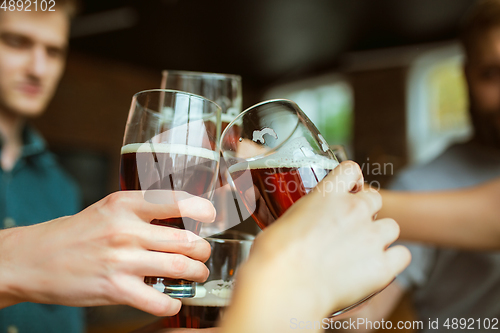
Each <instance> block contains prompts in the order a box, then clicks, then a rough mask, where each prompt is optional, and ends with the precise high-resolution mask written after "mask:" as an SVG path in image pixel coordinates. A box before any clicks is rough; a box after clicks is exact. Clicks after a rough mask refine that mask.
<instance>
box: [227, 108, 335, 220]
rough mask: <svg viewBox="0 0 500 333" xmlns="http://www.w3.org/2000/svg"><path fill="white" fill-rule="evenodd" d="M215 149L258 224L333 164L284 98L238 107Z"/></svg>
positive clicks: (283, 208)
mask: <svg viewBox="0 0 500 333" xmlns="http://www.w3.org/2000/svg"><path fill="white" fill-rule="evenodd" d="M221 150H222V155H223V157H224V161H225V163H227V168H228V172H229V175H230V177H231V180H232V183H233V186H234V187H235V189H236V192H237V193H238V194H239V196H240V199H241V200H242V201H243V203H244V205H245V206H246V207H247V209H248V211H249V212H250V213H251V214H252V217H253V218H254V220H255V221H256V222H257V224H258V225H259V227H260V228H261V229H264V228H265V227H267V226H268V225H270V224H271V223H273V222H274V221H275V220H276V219H278V218H279V217H280V216H281V215H282V214H283V213H284V212H285V211H286V210H287V209H288V208H289V207H290V206H291V205H292V204H293V203H294V202H296V201H297V200H299V199H300V198H301V197H302V196H304V195H306V194H307V193H308V192H310V191H311V190H312V189H313V188H314V187H315V186H316V185H317V184H318V182H320V181H321V180H322V179H323V178H324V177H325V176H326V175H327V174H328V173H329V172H330V171H331V170H332V169H334V168H335V167H336V166H337V165H338V164H339V163H338V161H337V159H336V158H335V156H334V154H333V153H332V151H331V150H330V148H329V146H328V144H327V142H326V141H325V139H324V138H323V137H322V136H321V134H320V133H319V131H318V130H317V129H316V127H315V126H314V125H313V123H312V122H311V121H310V120H309V119H308V118H307V116H306V115H305V114H304V113H303V112H302V110H300V108H299V107H298V106H297V104H295V103H294V102H292V101H289V100H271V101H266V102H262V103H259V104H257V105H254V106H253V107H251V108H249V109H247V110H245V111H243V112H242V113H241V114H240V115H239V116H238V117H237V118H236V119H235V120H233V122H232V123H231V124H229V125H228V126H227V128H226V129H225V131H224V133H223V134H222V139H221Z"/></svg>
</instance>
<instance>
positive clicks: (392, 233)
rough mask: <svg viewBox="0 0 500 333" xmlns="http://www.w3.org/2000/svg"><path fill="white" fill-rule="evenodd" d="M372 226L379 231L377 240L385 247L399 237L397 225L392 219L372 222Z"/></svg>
mask: <svg viewBox="0 0 500 333" xmlns="http://www.w3.org/2000/svg"><path fill="white" fill-rule="evenodd" d="M373 225H374V226H375V227H377V228H378V230H379V234H380V235H379V237H378V239H379V240H380V241H381V242H382V244H384V245H385V246H386V247H388V246H389V245H391V244H392V243H394V242H395V241H396V240H397V239H398V237H399V231H400V230H399V224H397V222H396V221H394V220H393V219H389V218H385V219H381V220H376V221H374V223H373Z"/></svg>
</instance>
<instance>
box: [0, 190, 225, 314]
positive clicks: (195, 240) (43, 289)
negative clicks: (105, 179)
mask: <svg viewBox="0 0 500 333" xmlns="http://www.w3.org/2000/svg"><path fill="white" fill-rule="evenodd" d="M155 192H156V193H154V195H155V196H156V198H155V199H154V202H158V203H151V200H149V199H148V201H149V202H148V201H146V200H144V197H143V193H142V192H140V191H123V192H116V193H113V194H111V195H109V196H107V197H106V198H104V199H102V200H100V201H99V202H97V203H95V204H94V205H92V206H90V207H88V208H87V209H85V210H83V211H82V212H80V213H78V214H76V215H74V216H68V217H63V218H59V219H56V220H52V221H49V222H45V223H41V224H37V225H33V226H29V227H20V228H13V229H8V230H3V231H1V232H0V308H1V307H5V306H9V305H12V304H15V303H19V302H25V301H30V302H37V303H50V304H62V305H69V306H95V305H110V304H126V305H130V306H133V307H136V308H138V309H141V310H143V311H146V312H149V313H152V314H155V315H158V316H168V315H173V314H175V313H177V312H178V311H179V309H180V306H181V302H180V301H179V300H176V299H172V298H170V297H169V296H167V295H164V294H163V293H161V292H159V291H157V290H155V289H153V288H152V287H150V286H147V285H146V284H145V283H144V276H165V277H171V278H182V279H186V280H191V281H196V282H203V281H205V280H206V278H207V277H208V273H209V272H208V269H207V268H206V266H205V265H204V264H203V262H205V261H206V260H207V259H208V258H209V256H210V245H209V244H208V243H207V242H206V241H205V240H203V239H202V238H200V237H198V236H196V235H194V234H193V233H191V232H190V231H186V230H180V229H175V228H169V227H163V226H157V225H151V224H150V223H149V222H150V221H151V220H153V219H165V218H171V217H180V216H182V217H189V218H192V219H195V220H198V221H201V222H212V221H213V220H214V218H215V209H214V208H213V206H212V204H211V203H210V202H209V201H208V200H205V199H201V198H199V197H194V196H191V195H189V194H187V193H185V192H170V191H155ZM150 195H151V193H148V197H149V196H150ZM159 202H161V203H162V204H159Z"/></svg>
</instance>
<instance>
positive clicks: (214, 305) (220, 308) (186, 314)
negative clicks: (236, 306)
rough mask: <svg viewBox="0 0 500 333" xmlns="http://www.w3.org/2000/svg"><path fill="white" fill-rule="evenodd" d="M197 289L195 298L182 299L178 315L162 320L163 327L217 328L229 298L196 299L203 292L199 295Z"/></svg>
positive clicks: (207, 296) (210, 297)
mask: <svg viewBox="0 0 500 333" xmlns="http://www.w3.org/2000/svg"><path fill="white" fill-rule="evenodd" d="M199 288H200V287H199V286H198V287H197V288H196V295H197V297H195V298H185V299H182V307H181V310H180V311H179V313H177V314H176V315H175V316H172V317H165V318H163V325H164V327H169V328H174V327H184V328H209V327H216V326H217V323H218V322H219V320H220V318H221V316H222V315H223V313H224V309H225V307H226V306H228V305H229V298H228V297H227V298H219V297H216V296H213V295H206V296H205V297H198V295H200V294H203V292H201V293H200V290H199ZM201 288H203V287H201Z"/></svg>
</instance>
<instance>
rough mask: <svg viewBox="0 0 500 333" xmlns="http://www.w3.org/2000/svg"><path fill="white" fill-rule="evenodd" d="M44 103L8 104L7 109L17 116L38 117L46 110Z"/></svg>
mask: <svg viewBox="0 0 500 333" xmlns="http://www.w3.org/2000/svg"><path fill="white" fill-rule="evenodd" d="M41 104H42V103H36V104H34V103H26V104H25V103H23V104H18V105H8V106H7V110H8V111H9V112H10V113H11V114H14V115H16V116H19V117H22V118H37V117H39V116H41V115H42V114H43V112H44V111H45V105H43V106H41Z"/></svg>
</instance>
